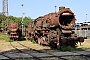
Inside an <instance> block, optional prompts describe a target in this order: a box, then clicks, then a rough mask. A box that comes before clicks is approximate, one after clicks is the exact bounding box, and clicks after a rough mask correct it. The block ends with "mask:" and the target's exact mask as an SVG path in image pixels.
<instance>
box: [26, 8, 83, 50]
mask: <svg viewBox="0 0 90 60" xmlns="http://www.w3.org/2000/svg"><path fill="white" fill-rule="evenodd" d="M75 21H76V18H75V15H74V13H73V12H72V11H71V10H70V8H65V7H59V11H58V12H52V13H49V14H46V15H44V16H40V17H38V18H36V19H35V20H33V21H32V22H31V23H30V24H29V25H28V27H27V28H26V38H27V39H30V40H35V41H36V42H37V43H38V44H46V45H50V46H51V47H57V48H61V45H62V44H67V45H71V46H75V45H76V43H77V42H84V39H83V37H77V35H76V34H75V32H74V31H73V30H72V28H73V26H74V24H75Z"/></svg>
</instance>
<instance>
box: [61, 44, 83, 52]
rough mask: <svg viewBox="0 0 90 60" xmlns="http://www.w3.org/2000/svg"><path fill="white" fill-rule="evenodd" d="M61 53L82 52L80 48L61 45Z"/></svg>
mask: <svg viewBox="0 0 90 60" xmlns="http://www.w3.org/2000/svg"><path fill="white" fill-rule="evenodd" d="M61 51H83V49H82V48H77V46H74V47H72V46H69V45H68V46H66V45H62V46H61Z"/></svg>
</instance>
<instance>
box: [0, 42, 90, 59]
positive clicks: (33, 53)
mask: <svg viewBox="0 0 90 60" xmlns="http://www.w3.org/2000/svg"><path fill="white" fill-rule="evenodd" d="M17 43H18V44H19V45H20V46H21V47H24V48H26V49H25V50H23V49H19V48H18V47H17V46H15V45H14V44H12V42H10V45H11V46H12V47H13V48H14V49H15V50H14V51H12V52H9V53H7V52H6V53H2V54H0V55H2V56H5V57H7V58H8V59H10V60H18V59H23V60H24V59H28V60H29V59H32V60H50V59H51V60H70V59H72V60H76V59H79V60H80V59H81V60H82V58H83V60H90V58H89V57H90V56H87V54H86V55H84V54H77V53H72V52H60V51H58V50H56V51H52V50H51V51H50V50H49V51H48V50H47V51H46V50H36V49H32V48H30V47H28V46H25V45H23V44H21V43H20V42H17Z"/></svg>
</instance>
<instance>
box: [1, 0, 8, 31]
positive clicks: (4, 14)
mask: <svg viewBox="0 0 90 60" xmlns="http://www.w3.org/2000/svg"><path fill="white" fill-rule="evenodd" d="M7 27H8V0H2V31H3V32H4V31H7Z"/></svg>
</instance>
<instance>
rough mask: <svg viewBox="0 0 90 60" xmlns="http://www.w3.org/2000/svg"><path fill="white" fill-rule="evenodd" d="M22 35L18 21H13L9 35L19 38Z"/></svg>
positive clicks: (12, 37) (11, 37) (15, 38)
mask: <svg viewBox="0 0 90 60" xmlns="http://www.w3.org/2000/svg"><path fill="white" fill-rule="evenodd" d="M21 36H22V33H21V30H20V29H19V27H18V24H17V23H16V22H14V21H13V22H11V23H10V24H9V26H8V37H9V38H10V39H14V40H17V39H19V38H20V37H21Z"/></svg>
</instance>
